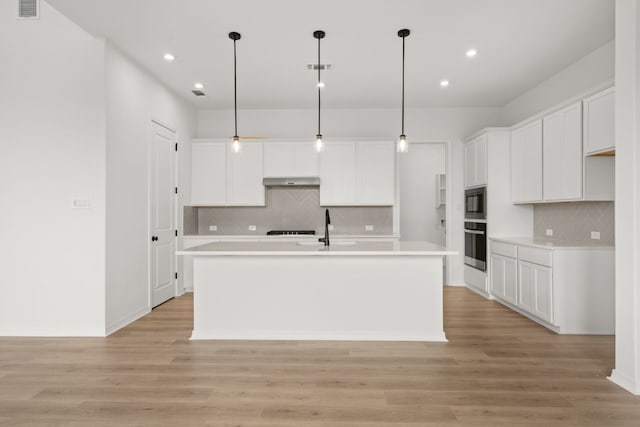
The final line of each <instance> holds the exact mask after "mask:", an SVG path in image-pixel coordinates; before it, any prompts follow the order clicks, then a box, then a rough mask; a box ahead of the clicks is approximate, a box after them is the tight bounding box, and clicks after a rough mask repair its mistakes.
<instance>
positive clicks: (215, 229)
mask: <svg viewBox="0 0 640 427" xmlns="http://www.w3.org/2000/svg"><path fill="white" fill-rule="evenodd" d="M209 231H218V226H217V225H210V226H209Z"/></svg>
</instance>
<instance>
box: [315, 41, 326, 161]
mask: <svg viewBox="0 0 640 427" xmlns="http://www.w3.org/2000/svg"><path fill="white" fill-rule="evenodd" d="M324 36H325V33H324V31H320V30H318V31H314V32H313V37H315V38H316V39H318V133H317V134H316V151H317V152H318V153H319V152H321V151H322V150H324V143H323V142H322V133H321V132H320V90H321V89H322V86H323V84H322V80H320V40H321V39H323V38H324Z"/></svg>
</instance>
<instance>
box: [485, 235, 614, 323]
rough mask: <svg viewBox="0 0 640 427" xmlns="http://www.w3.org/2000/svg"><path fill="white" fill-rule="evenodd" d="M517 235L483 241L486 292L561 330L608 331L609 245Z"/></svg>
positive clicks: (610, 305)
mask: <svg viewBox="0 0 640 427" xmlns="http://www.w3.org/2000/svg"><path fill="white" fill-rule="evenodd" d="M518 240H522V239H516V240H515V241H513V242H510V241H508V240H507V239H494V238H492V239H490V240H489V251H490V253H489V259H490V270H489V283H490V287H489V288H490V292H491V296H493V297H494V298H496V299H497V300H498V301H500V302H502V303H504V304H505V305H507V306H508V307H510V308H512V309H514V310H516V311H518V312H520V313H522V314H524V315H525V316H528V317H529V318H531V319H533V320H535V321H537V322H538V323H540V324H541V325H543V326H545V327H547V328H549V329H551V330H553V331H555V332H558V333H561V334H613V332H614V286H615V280H614V269H615V258H614V250H613V248H611V247H593V246H591V247H589V246H586V247H579V246H576V247H566V246H554V245H553V244H552V245H551V246H548V245H544V246H540V247H538V246H535V245H534V246H531V245H530V244H522V243H518V242H517V241H518ZM528 240H530V241H531V240H532V239H528ZM547 248H548V249H547Z"/></svg>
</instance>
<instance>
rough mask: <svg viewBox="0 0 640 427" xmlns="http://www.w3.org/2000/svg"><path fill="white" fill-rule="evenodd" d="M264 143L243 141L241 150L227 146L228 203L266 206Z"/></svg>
mask: <svg viewBox="0 0 640 427" xmlns="http://www.w3.org/2000/svg"><path fill="white" fill-rule="evenodd" d="M262 177H263V153H262V143H257V142H253V143H247V142H245V143H243V144H242V149H241V150H240V152H238V153H236V152H234V151H233V150H232V149H231V146H230V145H229V147H228V148H227V205H233V206H264V205H265V199H264V186H263V185H262Z"/></svg>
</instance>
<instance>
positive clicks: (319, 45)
mask: <svg viewBox="0 0 640 427" xmlns="http://www.w3.org/2000/svg"><path fill="white" fill-rule="evenodd" d="M320 89H321V88H320V37H318V135H321V133H320Z"/></svg>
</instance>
